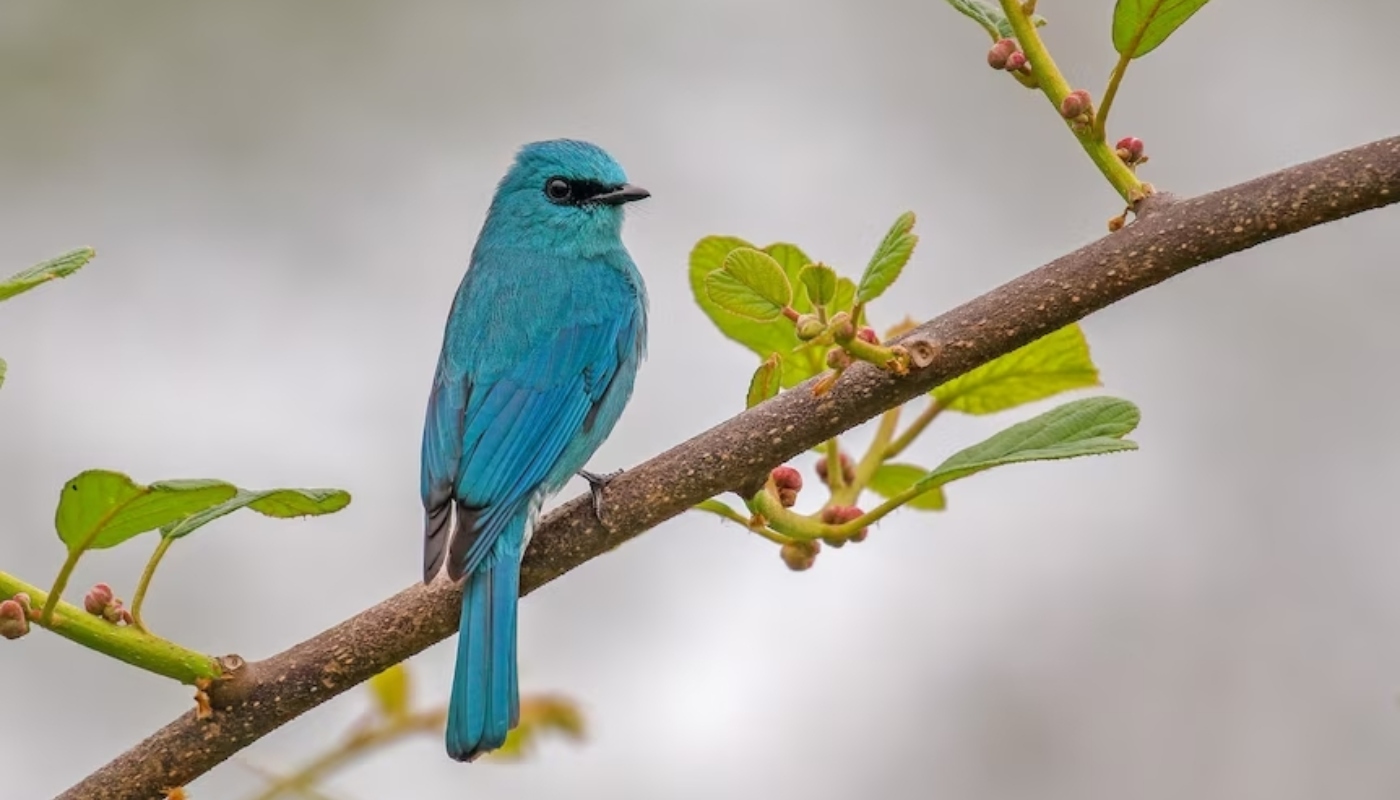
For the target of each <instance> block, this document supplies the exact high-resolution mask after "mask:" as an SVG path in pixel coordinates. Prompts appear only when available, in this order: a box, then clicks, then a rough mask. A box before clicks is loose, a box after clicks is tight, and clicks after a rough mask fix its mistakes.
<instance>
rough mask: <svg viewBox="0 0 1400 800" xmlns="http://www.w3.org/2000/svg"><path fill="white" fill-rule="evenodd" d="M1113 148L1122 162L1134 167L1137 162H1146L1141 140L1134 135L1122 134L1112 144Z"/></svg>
mask: <svg viewBox="0 0 1400 800" xmlns="http://www.w3.org/2000/svg"><path fill="white" fill-rule="evenodd" d="M1114 150H1115V151H1116V152H1117V154H1118V157H1119V158H1120V159H1122V160H1123V163H1124V164H1127V165H1128V166H1130V167H1135V166H1137V165H1138V164H1145V163H1147V154H1146V153H1144V152H1143V151H1142V150H1143V144H1142V140H1141V139H1139V138H1137V137H1136V136H1124V137H1123V138H1122V139H1119V140H1118V144H1116V145H1114Z"/></svg>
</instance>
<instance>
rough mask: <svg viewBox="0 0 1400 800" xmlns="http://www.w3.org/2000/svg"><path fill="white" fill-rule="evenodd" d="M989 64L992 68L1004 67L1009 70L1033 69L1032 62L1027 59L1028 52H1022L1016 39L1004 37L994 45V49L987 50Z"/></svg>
mask: <svg viewBox="0 0 1400 800" xmlns="http://www.w3.org/2000/svg"><path fill="white" fill-rule="evenodd" d="M987 66H989V67H991V68H992V69H1004V70H1006V71H1007V72H1030V71H1031V66H1030V63H1029V62H1027V61H1026V54H1025V53H1023V52H1021V48H1020V47H1019V46H1018V45H1017V44H1016V40H1015V39H1002V40H1001V41H999V42H997V43H996V44H994V45H992V49H990V50H988V51H987Z"/></svg>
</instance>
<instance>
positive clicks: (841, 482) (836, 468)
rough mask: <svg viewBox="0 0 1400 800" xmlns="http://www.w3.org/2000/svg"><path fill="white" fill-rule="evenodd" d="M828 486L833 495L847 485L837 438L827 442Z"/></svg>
mask: <svg viewBox="0 0 1400 800" xmlns="http://www.w3.org/2000/svg"><path fill="white" fill-rule="evenodd" d="M826 485H827V486H830V487H831V493H832V494H833V495H834V494H836V493H837V492H839V491H841V487H843V486H845V485H846V474H845V472H843V471H842V470H841V443H840V442H839V441H837V439H836V437H835V436H833V437H831V438H830V439H827V440H826Z"/></svg>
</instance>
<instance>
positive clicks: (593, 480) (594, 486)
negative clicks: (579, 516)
mask: <svg viewBox="0 0 1400 800" xmlns="http://www.w3.org/2000/svg"><path fill="white" fill-rule="evenodd" d="M621 474H622V470H620V469H619V470H615V471H613V472H609V473H606V474H599V473H596V472H589V471H588V470H586V469H581V470H579V471H578V476H579V477H580V478H583V479H584V480H586V481H588V492H589V494H590V495H592V497H593V516H595V517H597V518H598V522H599V524H601V525H602V526H603V527H605V528H606V527H607V526H608V523H606V522H604V521H603V488H604V487H606V486H607V485H608V484H609V483H612V481H613V478H616V477H617V476H619V475H621Z"/></svg>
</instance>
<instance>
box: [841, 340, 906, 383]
mask: <svg viewBox="0 0 1400 800" xmlns="http://www.w3.org/2000/svg"><path fill="white" fill-rule="evenodd" d="M837 341H838V342H839V343H840V345H841V347H843V348H844V349H845V350H846V352H847V353H850V354H851V355H853V356H855V357H856V358H858V359H860V360H861V361H865V362H868V363H870V364H874V365H875V366H877V367H879V368H880V369H886V370H890V371H892V372H894V373H895V374H896V375H903V374H905V373H906V372H908V371H909V364H908V361H907V359H906V361H905V363H904V364H902V365H901V364H900V357H899V356H898V355H897V354H896V351H895V350H894V349H892V348H889V347H884V346H883V345H878V344H871V343H870V342H867V341H865V340H864V339H860V338H855V337H852V338H851V339H849V340H847V341H844V342H842V341H841V340H840V339H837Z"/></svg>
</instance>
